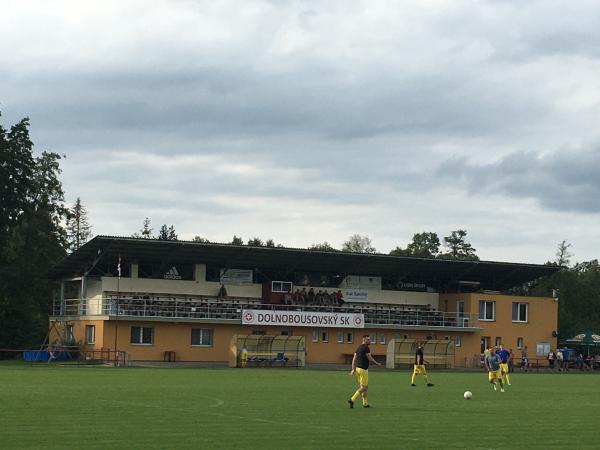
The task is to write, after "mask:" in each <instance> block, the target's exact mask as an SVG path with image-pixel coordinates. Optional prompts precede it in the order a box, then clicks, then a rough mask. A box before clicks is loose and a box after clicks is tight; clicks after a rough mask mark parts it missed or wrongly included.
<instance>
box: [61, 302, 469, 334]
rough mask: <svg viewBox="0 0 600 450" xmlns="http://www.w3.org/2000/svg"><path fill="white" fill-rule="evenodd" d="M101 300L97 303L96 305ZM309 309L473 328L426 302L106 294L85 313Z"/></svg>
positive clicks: (74, 310) (70, 311)
mask: <svg viewBox="0 0 600 450" xmlns="http://www.w3.org/2000/svg"><path fill="white" fill-rule="evenodd" d="M79 302H80V300H79V299H76V300H72V301H71V300H65V304H64V305H63V307H62V309H60V308H59V310H58V311H56V312H55V315H61V314H60V311H64V314H63V315H77V314H79ZM100 303H101V304H100ZM243 309H253V310H272V311H310V312H330V313H350V314H357V313H358V314H364V318H365V325H387V326H403V327H406V326H409V327H410V326H415V327H453V328H474V327H477V325H476V324H477V322H476V320H477V316H476V315H474V314H465V313H448V312H441V311H436V310H434V309H432V308H431V307H429V306H428V305H389V304H357V303H354V304H352V303H345V304H344V305H343V306H331V305H330V306H318V305H314V306H303V305H282V304H262V303H261V300H260V299H248V298H231V297H229V298H227V299H224V300H219V299H217V298H216V297H187V296H186V297H175V296H151V295H140V296H137V295H135V296H132V295H123V294H121V295H109V296H107V297H105V298H103V299H102V301H101V302H100V301H98V304H97V305H94V304H88V307H87V315H107V316H118V317H134V318H135V317H139V318H173V319H204V320H220V321H232V322H241V319H242V310H243Z"/></svg>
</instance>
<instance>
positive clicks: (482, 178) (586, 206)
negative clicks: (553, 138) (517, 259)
mask: <svg viewBox="0 0 600 450" xmlns="http://www.w3.org/2000/svg"><path fill="white" fill-rule="evenodd" d="M437 172H438V174H439V175H440V176H443V177H444V178H445V179H453V180H455V181H459V183H461V185H463V186H465V187H466V188H467V189H468V190H469V191H470V193H472V194H483V195H489V194H502V195H508V196H511V197H514V198H533V199H536V200H538V201H539V202H540V203H541V204H542V205H543V206H544V207H546V208H549V209H552V210H557V211H576V212H583V213H593V214H596V213H600V201H598V199H599V198H600V148H598V147H596V148H593V149H590V150H589V151H581V150H579V151H558V152H554V153H551V154H541V153H536V152H532V151H530V152H515V153H511V154H508V155H506V156H504V157H502V158H500V159H499V160H498V161H496V162H493V163H483V164H477V163H472V162H470V160H469V159H468V158H466V157H461V158H453V159H450V160H447V161H445V162H444V163H443V164H441V165H440V167H439V168H438V171H437Z"/></svg>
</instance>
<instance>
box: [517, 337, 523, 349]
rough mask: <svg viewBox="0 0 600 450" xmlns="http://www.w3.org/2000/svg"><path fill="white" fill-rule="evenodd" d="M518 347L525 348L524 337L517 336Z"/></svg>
mask: <svg viewBox="0 0 600 450" xmlns="http://www.w3.org/2000/svg"><path fill="white" fill-rule="evenodd" d="M517 348H523V338H522V337H518V338H517Z"/></svg>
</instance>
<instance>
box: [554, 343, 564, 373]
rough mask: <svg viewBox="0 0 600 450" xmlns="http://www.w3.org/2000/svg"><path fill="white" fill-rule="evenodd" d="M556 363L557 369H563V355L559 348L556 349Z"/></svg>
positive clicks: (560, 370)
mask: <svg viewBox="0 0 600 450" xmlns="http://www.w3.org/2000/svg"><path fill="white" fill-rule="evenodd" d="M556 363H557V364H556V365H557V366H558V367H557V368H558V371H559V372H562V371H563V367H564V363H565V362H564V357H563V353H562V350H561V349H560V348H557V349H556Z"/></svg>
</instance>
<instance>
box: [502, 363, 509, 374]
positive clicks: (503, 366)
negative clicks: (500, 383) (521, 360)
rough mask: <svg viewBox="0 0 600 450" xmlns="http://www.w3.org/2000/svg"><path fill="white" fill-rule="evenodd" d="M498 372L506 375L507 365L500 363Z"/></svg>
mask: <svg viewBox="0 0 600 450" xmlns="http://www.w3.org/2000/svg"><path fill="white" fill-rule="evenodd" d="M500 372H502V373H508V363H506V364H504V363H500Z"/></svg>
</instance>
